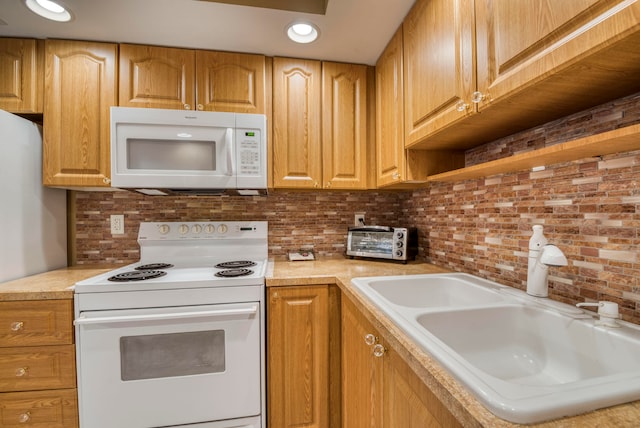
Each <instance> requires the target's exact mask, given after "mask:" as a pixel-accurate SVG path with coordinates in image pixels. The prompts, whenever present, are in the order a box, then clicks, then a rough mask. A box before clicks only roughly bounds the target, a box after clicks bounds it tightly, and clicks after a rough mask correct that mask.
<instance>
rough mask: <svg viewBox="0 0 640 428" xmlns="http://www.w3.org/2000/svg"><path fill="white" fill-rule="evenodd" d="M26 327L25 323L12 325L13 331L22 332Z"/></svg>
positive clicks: (15, 322) (17, 322) (20, 322)
mask: <svg viewBox="0 0 640 428" xmlns="http://www.w3.org/2000/svg"><path fill="white" fill-rule="evenodd" d="M23 327H24V322H22V321H14V322H12V323H11V330H13V331H20V330H22V328H23Z"/></svg>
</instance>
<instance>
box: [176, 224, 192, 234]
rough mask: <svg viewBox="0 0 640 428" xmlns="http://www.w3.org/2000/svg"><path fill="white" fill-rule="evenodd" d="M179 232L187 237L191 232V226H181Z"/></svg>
mask: <svg viewBox="0 0 640 428" xmlns="http://www.w3.org/2000/svg"><path fill="white" fill-rule="evenodd" d="M178 232H180V235H185V234H187V233H188V232H189V226H187V225H186V224H181V225H180V227H178Z"/></svg>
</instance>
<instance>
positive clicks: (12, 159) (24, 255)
mask: <svg viewBox="0 0 640 428" xmlns="http://www.w3.org/2000/svg"><path fill="white" fill-rule="evenodd" d="M66 216H67V203H66V191H65V190H62V189H52V188H47V187H44V186H42V128H41V127H40V126H39V125H37V124H35V123H33V122H31V121H29V120H26V119H23V118H21V117H19V116H16V115H13V114H11V113H8V112H6V111H4V110H0V283H3V282H6V281H10V280H13V279H18V278H22V277H25V276H29V275H34V274H37V273H41V272H45V271H48V270H53V269H57V268H61V267H65V266H67V219H66Z"/></svg>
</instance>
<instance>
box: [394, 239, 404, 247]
mask: <svg viewBox="0 0 640 428" xmlns="http://www.w3.org/2000/svg"><path fill="white" fill-rule="evenodd" d="M403 246H404V244H403V243H402V241H398V242H396V247H398V248H402V247H403Z"/></svg>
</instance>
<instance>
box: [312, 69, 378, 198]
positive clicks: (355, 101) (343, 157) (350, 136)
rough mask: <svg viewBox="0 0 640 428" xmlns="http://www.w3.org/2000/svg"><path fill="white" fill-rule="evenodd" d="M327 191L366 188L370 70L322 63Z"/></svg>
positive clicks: (324, 168) (325, 184) (324, 174)
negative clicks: (368, 71) (368, 81)
mask: <svg viewBox="0 0 640 428" xmlns="http://www.w3.org/2000/svg"><path fill="white" fill-rule="evenodd" d="M322 166H323V174H322V176H323V181H324V187H325V188H330V189H366V188H367V67H366V66H364V65H352V64H342V63H332V62H323V63H322Z"/></svg>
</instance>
